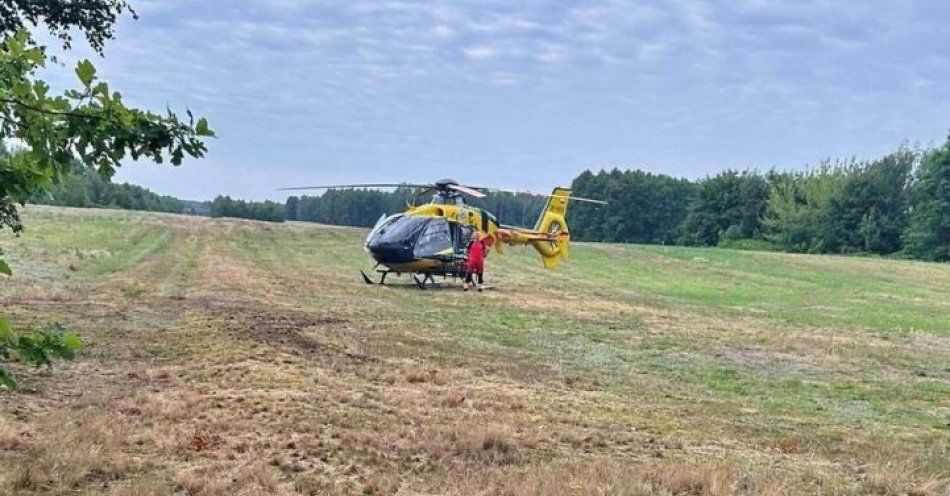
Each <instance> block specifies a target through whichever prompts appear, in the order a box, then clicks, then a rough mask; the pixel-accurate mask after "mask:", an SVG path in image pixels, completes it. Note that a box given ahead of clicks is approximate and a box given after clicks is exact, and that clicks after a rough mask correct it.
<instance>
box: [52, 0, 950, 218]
mask: <svg viewBox="0 0 950 496" xmlns="http://www.w3.org/2000/svg"><path fill="white" fill-rule="evenodd" d="M131 3H132V5H133V6H134V7H135V8H136V9H137V11H138V13H139V16H140V19H139V20H137V21H135V20H132V19H131V18H129V17H128V16H126V18H124V19H122V20H121V21H120V23H119V25H118V26H117V29H116V39H115V40H114V41H112V42H110V43H109V44H108V45H107V47H106V53H105V57H104V58H100V57H98V56H96V55H95V54H93V53H91V52H90V51H89V50H88V48H84V47H83V45H84V44H82V43H75V46H76V47H77V48H76V49H74V50H72V51H70V52H67V53H65V54H64V55H61V57H62V59H63V60H64V61H66V63H67V64H69V65H71V64H72V63H73V61H74V60H76V59H77V58H82V57H89V58H91V59H92V60H93V61H94V63H95V64H96V65H97V67H98V69H99V70H98V74H99V76H100V77H101V78H102V79H104V80H106V81H108V82H109V83H110V86H111V87H113V88H115V89H118V90H120V91H121V92H122V94H123V97H124V99H125V100H126V101H127V102H128V103H132V104H135V105H137V106H140V107H145V108H148V109H152V110H157V111H162V110H164V109H165V108H166V106H167V107H170V108H171V109H173V110H175V111H184V110H185V109H186V108H190V109H191V110H192V111H193V112H195V114H197V115H202V116H206V117H207V118H208V119H209V121H210V123H211V126H212V128H213V129H214V130H215V131H216V132H217V134H218V137H217V138H216V139H214V140H212V141H211V142H210V143H209V153H208V155H207V157H206V158H204V159H201V160H189V161H186V163H185V164H184V165H183V166H181V167H179V168H173V167H171V166H169V165H162V166H156V165H154V164H151V163H147V162H139V163H128V164H126V166H124V167H123V168H122V170H121V172H120V173H119V175H118V176H117V180H119V181H129V182H132V183H136V184H141V185H144V186H146V187H148V188H151V189H153V190H155V191H157V192H159V193H163V194H172V195H175V196H178V197H181V198H186V199H212V198H214V197H215V196H217V195H219V194H227V195H231V196H235V197H240V198H246V199H265V198H268V199H275V200H282V199H283V198H286V196H287V193H285V192H279V191H276V189H277V188H280V187H287V186H306V185H311V184H327V183H331V184H332V183H354V182H355V183H358V182H390V181H393V182H400V181H407V182H431V181H435V180H437V179H440V178H443V177H452V178H455V179H458V180H459V181H461V182H463V183H467V184H476V185H485V186H497V187H510V188H517V189H531V190H539V191H546V190H549V189H550V188H551V187H553V186H555V185H558V184H564V185H567V184H570V181H571V179H572V178H573V177H574V176H576V175H577V174H578V173H580V172H581V171H583V170H584V169H588V168H590V169H594V170H598V169H601V168H614V167H619V168H641V169H644V170H648V171H652V172H658V173H665V174H670V175H673V176H678V177H688V178H700V177H703V176H706V175H711V174H715V173H717V172H718V171H721V170H723V169H726V168H740V169H744V168H753V167H755V168H760V169H768V168H772V167H777V168H802V167H805V166H807V165H808V164H815V163H816V162H818V161H820V160H822V159H824V158H829V157H831V158H835V157H838V158H848V157H858V158H874V157H878V156H881V155H883V154H885V153H887V152H889V151H892V150H895V149H896V148H897V147H899V146H900V145H901V144H903V143H909V144H911V145H914V144H917V143H919V144H921V145H930V144H941V143H943V141H944V140H945V139H946V137H947V132H948V130H950V84H948V81H950V23H948V22H946V19H948V18H950V2H946V1H944V0H930V1H925V0H921V1H914V0H867V1H844V0H841V1H832V0H797V1H784V0H783V1H770V0H730V1H726V0H723V1H712V0H654V1H628V0H607V1H599V2H593V1H585V0H571V1H550V0H548V1H540V0H521V1H517V2H516V1H500V0H497V1H496V0H454V1H447V2H429V1H416V0H377V1H364V0H239V1H235V0H201V1H196V0H131ZM69 65H67V67H56V66H53V67H51V68H50V69H48V71H47V72H48V75H47V77H49V78H50V79H51V81H52V82H53V83H54V85H56V84H58V85H60V86H61V87H62V86H65V85H69V86H71V87H72V86H75V82H74V81H75V76H74V75H73V74H72V71H71V70H70V67H69Z"/></svg>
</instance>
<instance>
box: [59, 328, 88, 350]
mask: <svg viewBox="0 0 950 496" xmlns="http://www.w3.org/2000/svg"><path fill="white" fill-rule="evenodd" d="M63 345H65V346H66V347H67V348H69V349H71V350H74V351H75V350H78V349H80V348H82V346H83V342H82V339H81V338H80V337H79V336H78V335H77V334H74V333H71V332H70V333H67V334H64V335H63Z"/></svg>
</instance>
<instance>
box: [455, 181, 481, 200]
mask: <svg viewBox="0 0 950 496" xmlns="http://www.w3.org/2000/svg"><path fill="white" fill-rule="evenodd" d="M448 188H449V189H451V190H452V191H458V192H459V193H465V194H466V195H469V196H474V197H475V198H485V193H482V192H481V191H479V190H477V189H475V188H471V187H468V186H462V185H460V184H450V185H449V186H448Z"/></svg>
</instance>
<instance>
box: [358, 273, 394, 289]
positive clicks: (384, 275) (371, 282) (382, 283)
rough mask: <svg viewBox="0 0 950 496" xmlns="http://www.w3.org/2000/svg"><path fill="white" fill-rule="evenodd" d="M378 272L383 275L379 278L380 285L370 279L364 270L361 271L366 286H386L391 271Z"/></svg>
mask: <svg viewBox="0 0 950 496" xmlns="http://www.w3.org/2000/svg"><path fill="white" fill-rule="evenodd" d="M377 272H379V273H380V274H381V275H380V276H379V282H378V283H376V282H373V280H372V279H370V277H369V276H368V275H366V272H363V271H362V270H361V271H360V275H361V276H363V282H365V283H366V284H379V285H380V286H384V285H385V284H386V276H388V275H389V271H388V270H378V271H377Z"/></svg>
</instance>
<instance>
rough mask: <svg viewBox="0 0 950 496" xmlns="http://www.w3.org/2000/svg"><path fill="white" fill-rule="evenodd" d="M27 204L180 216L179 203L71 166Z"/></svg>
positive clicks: (88, 168)
mask: <svg viewBox="0 0 950 496" xmlns="http://www.w3.org/2000/svg"><path fill="white" fill-rule="evenodd" d="M29 202H30V203H36V204H41V205H59V206H64V207H107V208H122V209H126V210H147V211H151V212H169V213H182V212H183V211H184V204H183V202H182V201H181V200H179V199H177V198H174V197H171V196H162V195H158V194H156V193H153V192H151V191H149V190H148V189H146V188H143V187H141V186H136V185H134V184H128V183H123V184H116V183H113V182H112V181H110V180H108V179H103V178H102V176H101V175H99V173H97V172H96V171H95V170H94V169H92V168H90V167H86V166H83V165H82V164H80V163H75V164H73V172H72V173H71V174H68V175H66V176H63V177H62V178H61V179H60V180H59V182H56V183H54V184H52V185H51V186H49V187H48V188H47V189H46V191H44V192H42V193H35V194H33V196H31V197H30V199H29Z"/></svg>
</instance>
